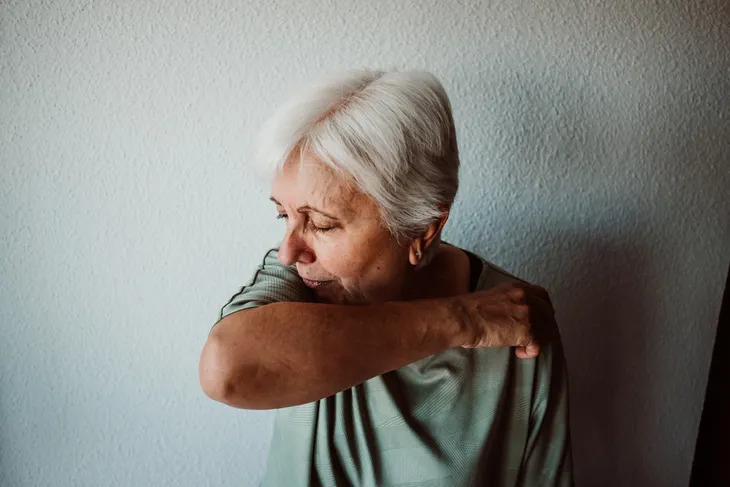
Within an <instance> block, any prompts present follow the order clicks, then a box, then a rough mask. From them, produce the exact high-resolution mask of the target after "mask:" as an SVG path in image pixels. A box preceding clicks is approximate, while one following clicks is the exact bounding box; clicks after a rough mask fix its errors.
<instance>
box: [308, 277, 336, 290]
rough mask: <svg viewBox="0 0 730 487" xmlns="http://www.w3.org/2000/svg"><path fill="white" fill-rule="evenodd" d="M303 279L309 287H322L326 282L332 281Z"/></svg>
mask: <svg viewBox="0 0 730 487" xmlns="http://www.w3.org/2000/svg"><path fill="white" fill-rule="evenodd" d="M302 281H304V284H305V285H306V286H307V287H310V288H312V289H317V288H318V287H322V286H324V285H325V284H327V283H329V282H332V281H314V280H312V279H304V278H302Z"/></svg>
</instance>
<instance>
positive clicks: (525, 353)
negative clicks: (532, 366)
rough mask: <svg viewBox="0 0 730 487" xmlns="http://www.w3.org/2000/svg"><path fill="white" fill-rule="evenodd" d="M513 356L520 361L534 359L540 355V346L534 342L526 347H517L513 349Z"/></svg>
mask: <svg viewBox="0 0 730 487" xmlns="http://www.w3.org/2000/svg"><path fill="white" fill-rule="evenodd" d="M515 355H517V357H518V358H521V359H530V358H535V357H537V356H538V355H540V345H539V344H538V343H536V342H530V343H528V344H527V346H524V347H517V348H516V349H515Z"/></svg>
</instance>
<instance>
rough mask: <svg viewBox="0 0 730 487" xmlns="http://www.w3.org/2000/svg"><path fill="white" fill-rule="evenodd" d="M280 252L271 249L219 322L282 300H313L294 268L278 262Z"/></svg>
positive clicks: (224, 308) (232, 298) (225, 307)
mask: <svg viewBox="0 0 730 487" xmlns="http://www.w3.org/2000/svg"><path fill="white" fill-rule="evenodd" d="M278 252H279V249H271V250H269V251H268V252H267V253H266V255H265V256H264V261H263V262H262V263H261V265H259V266H258V268H257V269H256V272H254V275H253V277H252V278H251V280H250V282H249V284H247V285H245V286H243V287H242V288H241V290H240V291H239V292H237V293H236V294H234V295H233V297H231V299H230V300H229V301H228V303H227V304H226V305H225V306H223V308H222V309H221V312H220V315H219V317H218V320H219V321H220V320H222V319H223V318H225V317H226V316H228V315H229V314H231V313H235V312H236V311H241V310H243V309H249V308H256V307H258V306H263V305H266V304H271V303H276V302H281V301H299V302H310V301H312V292H311V290H310V289H309V288H308V287H307V286H305V285H304V282H302V279H301V278H300V277H299V274H298V273H297V269H296V267H295V266H293V265H291V266H288V265H284V264H282V263H281V262H279V253H278Z"/></svg>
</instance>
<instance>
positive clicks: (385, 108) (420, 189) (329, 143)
mask: <svg viewBox="0 0 730 487" xmlns="http://www.w3.org/2000/svg"><path fill="white" fill-rule="evenodd" d="M297 151H298V154H297V153H296V152H297ZM304 154H311V155H313V156H314V157H316V158H317V159H319V160H321V161H322V162H323V163H325V164H326V165H328V166H330V167H332V168H333V169H335V170H337V171H338V172H340V173H341V174H344V175H345V176H347V177H348V179H349V180H351V181H352V182H353V183H354V184H355V186H356V187H357V188H358V189H359V190H360V191H362V192H363V193H365V194H367V195H368V196H370V197H371V198H372V199H373V200H374V201H375V202H376V203H377V204H378V205H379V207H380V210H381V212H380V213H381V220H382V223H383V225H384V226H385V227H386V228H387V229H388V230H389V231H390V232H391V234H392V235H393V236H394V237H395V238H396V239H398V240H399V241H402V240H403V239H407V238H414V237H416V236H418V235H419V234H421V233H422V232H423V231H424V230H425V229H426V227H427V226H428V225H429V224H431V223H433V222H435V221H437V220H438V219H439V218H440V217H442V216H443V215H444V214H445V212H446V211H448V210H449V208H450V207H451V204H452V203H453V201H454V197H455V196H456V191H457V189H458V186H459V177H458V172H459V153H458V149H457V145H456V133H455V129H454V121H453V116H452V114H451V105H450V103H449V99H448V97H447V95H446V91H445V90H444V88H443V86H442V85H441V83H440V82H439V81H438V80H437V79H436V77H435V76H433V75H432V74H430V73H425V72H418V71H404V72H397V71H395V72H386V71H373V70H357V71H349V72H345V73H339V74H336V75H332V76H330V77H328V78H326V79H323V80H320V81H319V82H316V83H314V84H311V85H309V86H307V87H305V88H304V89H303V90H302V91H300V92H299V93H297V94H296V95H295V96H294V97H293V98H292V99H291V100H290V101H289V102H287V103H285V104H284V105H283V106H282V107H281V108H280V109H279V110H277V111H276V113H275V114H274V115H273V116H272V117H271V118H270V119H269V120H268V121H267V122H266V124H265V125H264V128H263V130H262V132H261V134H260V137H259V151H258V156H257V160H258V162H259V163H260V164H262V165H263V166H265V167H266V168H268V169H269V170H271V169H278V170H280V169H281V168H282V167H283V165H284V163H285V162H286V161H287V160H290V159H293V158H295V157H299V159H300V160H302V156H303V155H304ZM434 247H438V245H434Z"/></svg>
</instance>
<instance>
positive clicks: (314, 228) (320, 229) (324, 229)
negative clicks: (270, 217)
mask: <svg viewBox="0 0 730 487" xmlns="http://www.w3.org/2000/svg"><path fill="white" fill-rule="evenodd" d="M282 218H289V215H287V214H286V213H279V214H278V215H276V219H277V220H281V219H282ZM309 228H311V229H312V231H313V232H315V233H317V232H321V233H326V232H329V231H330V230H333V229H334V228H335V227H318V226H316V225H315V224H314V223H312V222H311V220H310V222H309Z"/></svg>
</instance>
